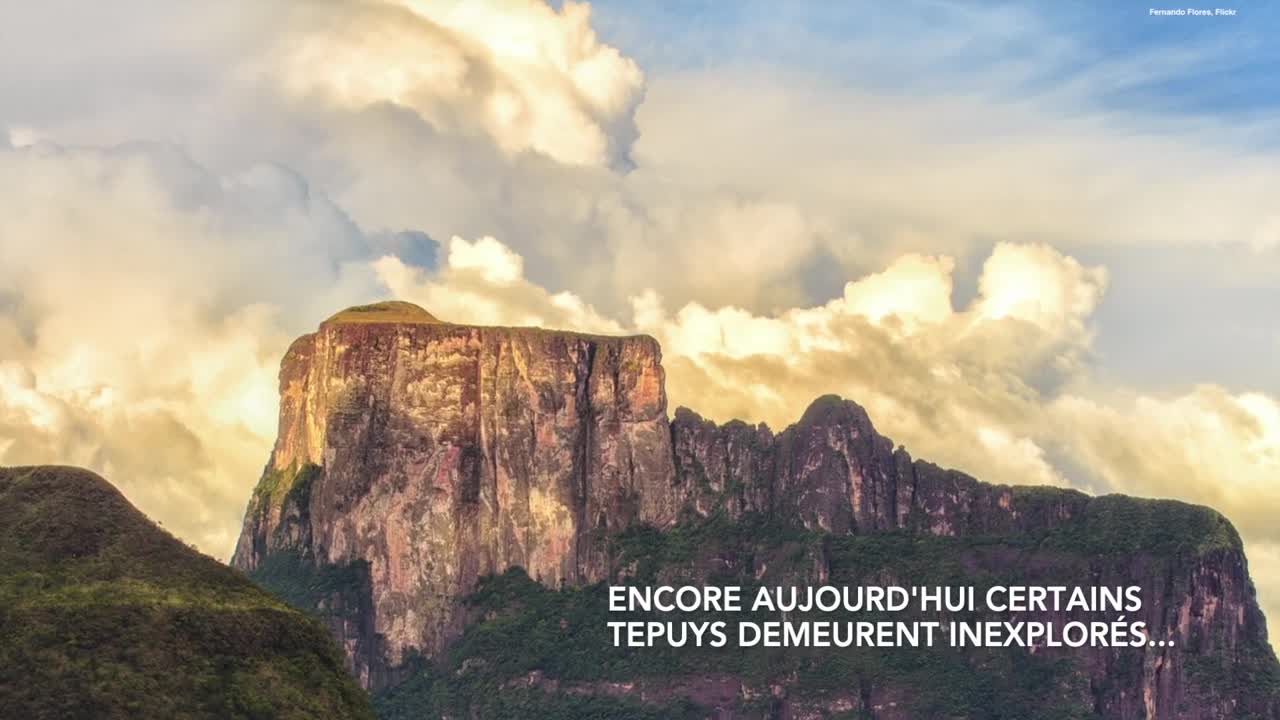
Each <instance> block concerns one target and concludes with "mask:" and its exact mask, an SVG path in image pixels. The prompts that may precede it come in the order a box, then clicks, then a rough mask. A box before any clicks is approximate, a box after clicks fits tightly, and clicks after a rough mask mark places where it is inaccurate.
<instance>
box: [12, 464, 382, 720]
mask: <svg viewBox="0 0 1280 720" xmlns="http://www.w3.org/2000/svg"><path fill="white" fill-rule="evenodd" d="M0 715H3V716H4V717H13V718H24V719H31V720H40V719H42V718H58V719H62V718H95V719H96V718H130V719H134V718H165V719H168V718H262V719H263V720H266V719H268V718H299V719H301V718H319V717H323V718H372V713H371V711H370V709H369V704H368V699H367V697H366V696H365V695H364V693H363V692H362V691H361V690H360V689H359V687H357V685H356V684H355V682H354V680H353V679H352V678H351V677H349V676H348V674H347V673H346V671H345V669H344V663H343V659H342V656H341V655H340V653H339V651H338V648H337V647H336V646H335V645H334V643H333V642H332V640H331V639H330V638H329V637H328V634H327V633H326V632H325V630H324V628H323V627H321V625H320V624H319V623H318V622H316V621H315V620H314V619H312V618H310V617H308V616H306V615H305V614H303V613H300V612H298V611H297V610H295V609H293V608H291V607H289V606H288V605H286V604H285V603H284V602H282V601H280V600H278V599H276V598H274V597H272V596H271V595H269V594H268V593H266V592H264V591H262V590H261V589H259V588H258V587H257V586H255V585H254V584H253V583H251V582H249V581H248V580H247V579H246V578H244V577H243V576H242V575H240V574H239V573H238V572H236V571H235V570H232V569H231V568H229V567H226V566H225V565H223V564H221V563H219V562H217V561H215V560H213V559H212V558H209V557H206V556H204V555H201V554H200V553H198V552H196V551H195V550H192V549H191V548H189V547H187V546H186V545H184V544H183V543H181V542H180V541H178V540H177V539H175V538H174V537H172V536H171V535H169V534H168V533H167V532H165V531H164V530H162V529H161V528H159V527H157V526H156V525H155V524H154V523H152V522H151V521H150V520H148V519H147V518H146V517H145V516H144V515H143V514H142V513H140V512H139V511H138V510H137V509H135V508H134V507H133V506H132V505H130V504H129V502H128V501H127V500H126V499H125V498H124V496H123V495H121V494H120V493H119V491H117V490H116V489H115V488H113V487H112V486H111V485H110V484H108V483H107V482H106V481H105V480H103V479H102V478H100V477H98V476H97V475H95V474H93V473H90V472H88V471H85V470H80V469H76V468H68V467H21V468H0Z"/></svg>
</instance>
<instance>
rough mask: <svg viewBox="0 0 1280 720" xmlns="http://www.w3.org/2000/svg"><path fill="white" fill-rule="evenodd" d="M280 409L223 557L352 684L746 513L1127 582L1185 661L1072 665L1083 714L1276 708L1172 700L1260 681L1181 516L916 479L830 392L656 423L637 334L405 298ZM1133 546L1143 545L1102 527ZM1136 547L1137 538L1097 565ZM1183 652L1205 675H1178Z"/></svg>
mask: <svg viewBox="0 0 1280 720" xmlns="http://www.w3.org/2000/svg"><path fill="white" fill-rule="evenodd" d="M280 395H281V400H280V428H279V436H278V438H277V441H276V446H275V448H274V450H273V452H272V455H271V459H270V462H269V463H268V465H267V468H266V470H265V472H264V475H263V479H262V481H261V482H260V483H259V486H258V488H257V490H256V491H255V492H254V495H253V498H252V499H251V501H250V504H249V508H248V511H247V514H246V517H245V523H244V528H243V531H242V534H241V536H240V540H239V544H238V546H237V548H236V551H235V555H234V558H233V561H232V562H233V564H234V565H235V566H236V567H239V568H241V569H243V570H245V571H249V572H251V573H254V574H255V575H257V576H260V577H261V576H270V577H272V578H273V585H275V586H276V587H285V588H291V589H292V591H294V592H296V594H297V596H298V597H299V598H304V599H305V603H306V604H308V605H310V606H312V607H314V608H316V609H318V610H319V612H320V614H321V615H322V617H324V618H325V619H326V620H327V621H328V623H329V627H330V630H331V632H333V634H334V635H335V636H336V637H337V638H338V640H339V641H340V642H341V643H342V644H343V646H344V647H345V649H346V651H347V655H348V658H349V659H350V661H351V665H352V667H353V669H354V670H355V672H356V674H357V676H358V677H359V679H360V681H361V682H362V684H364V685H365V686H366V687H371V688H374V689H377V688H380V687H385V686H387V685H389V684H393V683H395V682H396V681H397V679H398V678H397V676H396V672H397V668H398V667H402V666H404V664H405V662H406V661H407V660H409V659H410V658H411V657H412V656H413V655H415V654H419V653H420V654H424V655H429V656H430V655H437V654H439V653H440V651H441V650H442V649H444V648H445V647H446V646H448V644H449V643H450V642H451V641H452V640H454V639H455V638H457V637H458V636H459V635H460V633H461V632H462V630H463V628H464V625H465V622H466V620H467V617H466V612H465V610H464V608H463V606H462V604H461V600H460V599H461V598H462V597H463V596H465V595H466V594H467V593H468V592H470V591H471V590H472V588H473V587H474V586H475V584H476V581H477V580H478V579H479V578H480V577H483V576H485V575H489V574H496V573H501V572H503V571H504V570H506V569H507V568H510V567H516V566H518V567H521V568H524V569H525V570H526V571H527V572H528V574H529V576H530V577H532V578H533V579H535V580H537V581H539V582H541V583H542V584H544V585H547V586H550V587H559V586H561V585H569V586H577V585H583V584H589V583H593V582H597V581H600V580H603V579H606V578H607V577H609V575H610V572H611V568H610V562H611V559H610V557H609V555H608V543H604V542H600V541H601V540H602V539H604V538H607V537H609V536H612V535H616V534H617V533H619V532H620V531H623V530H625V529H627V528H628V527H630V526H632V525H635V524H638V523H643V524H647V525H652V526H655V527H657V528H660V529H661V528H669V527H671V526H673V525H675V524H676V523H677V522H678V521H680V520H681V519H689V518H692V517H697V516H702V517H708V516H713V515H714V516H718V517H723V518H727V519H729V520H736V519H741V518H744V517H745V516H757V517H758V516H764V517H768V518H770V519H771V520H772V521H776V522H781V523H784V524H789V525H794V526H803V527H804V528H805V529H807V530H810V531H815V532H825V533H830V534H832V535H834V536H837V537H839V536H847V535H849V534H851V533H852V534H858V535H868V534H872V535H873V534H876V533H882V532H886V531H895V532H899V533H906V534H924V535H930V536H940V537H955V538H964V537H975V538H1010V537H1022V538H1040V540H1037V541H1036V542H1037V543H1040V544H1035V545H1033V546H1034V547H1035V548H1036V549H1035V553H1039V554H1035V555H1026V554H1025V553H1026V552H1030V551H1026V550H1025V548H1022V546H1017V547H1012V548H1011V547H1009V546H993V547H995V548H996V550H994V551H992V553H995V554H991V553H988V554H986V555H975V556H974V557H972V558H967V559H966V560H965V562H966V563H968V564H970V565H972V566H973V567H981V566H982V564H983V563H984V562H988V561H991V558H992V557H994V558H995V560H994V561H992V562H994V565H992V568H991V569H992V571H993V572H1003V571H1004V568H1003V566H1002V563H1005V562H1026V563H1029V565H1028V567H1026V568H1022V570H1023V571H1024V572H1023V575H1025V576H1026V577H1027V578H1030V579H1035V578H1037V577H1038V574H1039V575H1042V576H1044V577H1039V579H1040V580H1043V581H1046V582H1048V581H1052V578H1050V577H1048V573H1049V572H1050V571H1051V570H1053V569H1055V568H1059V569H1060V568H1061V567H1066V566H1064V565H1063V564H1062V563H1063V560H1062V558H1064V557H1070V558H1075V560H1071V563H1076V564H1075V565H1071V563H1067V565H1069V566H1070V567H1071V568H1074V570H1073V572H1078V573H1080V574H1082V575H1087V576H1089V577H1090V579H1091V581H1092V582H1094V583H1097V584H1140V585H1143V587H1144V592H1146V593H1148V595H1149V596H1150V597H1151V598H1152V601H1151V603H1150V605H1149V606H1148V607H1146V608H1144V612H1146V613H1147V614H1148V615H1149V617H1147V618H1146V619H1147V620H1148V621H1149V622H1150V623H1151V624H1152V626H1153V627H1161V628H1166V627H1167V628H1171V629H1172V632H1174V633H1175V634H1176V636H1177V638H1178V640H1179V645H1178V647H1179V648H1185V651H1182V650H1180V651H1179V652H1173V651H1168V650H1162V651H1159V652H1157V651H1155V650H1151V651H1149V652H1140V653H1139V660H1137V661H1134V660H1133V657H1132V656H1131V655H1124V656H1122V655H1121V654H1117V653H1115V652H1111V651H1099V652H1092V653H1089V654H1088V656H1087V658H1086V662H1085V668H1086V672H1087V673H1088V675H1089V681H1088V682H1089V683H1091V685H1090V687H1091V688H1092V689H1091V690H1090V691H1089V697H1088V702H1089V703H1091V704H1092V706H1093V707H1094V709H1095V711H1096V712H1097V713H1098V714H1099V716H1102V717H1114V718H1141V717H1148V718H1173V717H1178V718H1217V717H1229V716H1231V713H1234V712H1237V711H1239V712H1244V711H1245V710H1247V711H1248V712H1255V713H1258V714H1261V715H1263V716H1265V717H1273V716H1274V713H1275V712H1277V710H1276V708H1275V707H1274V705H1271V704H1268V703H1269V702H1270V701H1266V702H1264V703H1262V704H1256V703H1255V704H1252V705H1250V704H1249V703H1248V702H1243V703H1242V702H1241V701H1238V700H1237V699H1236V698H1233V697H1232V696H1231V694H1230V693H1229V692H1228V693H1223V692H1219V691H1214V692H1207V691H1203V692H1202V691H1201V690H1197V689H1196V687H1193V686H1191V685H1188V682H1189V681H1188V678H1189V677H1190V676H1191V675H1192V674H1193V672H1192V671H1193V670H1194V671H1195V672H1199V673H1201V674H1202V675H1204V674H1205V673H1208V676H1212V675H1213V673H1219V674H1221V673H1222V672H1228V673H1232V672H1236V670H1235V669H1233V668H1238V667H1241V663H1242V662H1246V661H1248V662H1250V663H1254V664H1252V665H1249V667H1255V666H1256V667H1259V668H1270V669H1271V670H1274V666H1275V661H1274V657H1273V656H1272V655H1271V654H1270V651H1269V650H1259V648H1264V649H1265V648H1266V630H1265V624H1264V621H1263V619H1262V615H1261V612H1260V611H1259V610H1258V606H1257V603H1256V600H1255V598H1254V590H1253V586H1252V583H1251V582H1250V581H1249V577H1248V573H1247V569H1246V564H1245V560H1244V555H1243V551H1242V549H1241V547H1240V542H1239V538H1238V536H1236V534H1235V531H1234V530H1233V529H1232V528H1231V527H1230V525H1229V524H1228V523H1227V522H1226V521H1225V520H1224V519H1222V518H1221V516H1219V515H1217V514H1216V513H1213V512H1212V511H1209V510H1206V509H1203V508H1191V509H1190V510H1187V508H1190V507H1191V506H1184V505H1181V504H1177V503H1170V504H1168V505H1167V506H1164V505H1159V504H1156V503H1145V501H1134V500H1130V499H1128V498H1114V497H1104V498H1090V497H1088V496H1086V495H1084V494H1082V493H1078V492H1073V491H1066V490H1055V489H1045V488H1014V487H1008V486H998V485H990V484H986V483H981V482H978V481H977V480H975V479H973V478H971V477H969V476H967V475H965V474H963V473H960V472H957V471H953V470H944V469H942V468H939V467H937V466H936V465H933V464H930V463H927V462H923V461H919V460H914V459H912V457H911V456H910V455H909V454H908V453H907V451H906V450H905V449H903V448H901V447H895V446H894V443H893V442H892V441H890V440H889V439H888V438H886V437H884V436H882V435H880V434H879V433H877V432H876V430H875V428H874V427H873V426H872V424H871V420H870V419H869V418H868V416H867V413H866V412H865V411H864V410H863V409H862V408H861V407H859V406H858V405H856V404H855V403H853V402H850V401H848V400H842V399H840V398H837V397H834V396H826V397H822V398H819V399H818V400H816V401H815V402H814V403H813V404H812V405H811V406H810V407H809V408H808V409H807V410H806V412H805V413H804V415H803V417H802V418H801V419H800V421H799V422H797V423H796V424H794V425H792V426H790V427H788V428H786V429H785V430H782V431H781V432H778V433H776V434H775V433H774V432H772V431H771V430H770V429H769V428H767V427H765V426H764V425H759V426H751V425H747V424H745V423H742V422H738V421H734V422H730V423H727V424H724V425H717V424H715V423H713V422H711V421H708V420H705V419H703V418H701V417H699V416H698V415H697V414H696V413H694V412H693V411H690V410H687V409H685V408H680V409H677V410H676V411H675V414H674V418H673V419H672V420H670V421H668V415H667V407H666V394H665V390H664V387H663V370H662V365H661V351H660V349H659V347H658V345H657V343H656V342H655V341H654V340H653V339H652V338H649V337H604V336H593V335H582V334H576V333H568V332H554V331H547V330H541V329H534V328H500V327H473V326H463V325H453V324H449V323H443V322H440V321H438V320H436V319H435V318H433V317H432V316H431V315H430V314H429V313H427V312H426V311H425V310H422V309H421V308H418V307H416V306H413V305H409V304H406V303H381V304H378V305H373V306H366V307H360V308H352V309H350V310H347V311H344V312H342V313H339V314H338V315H335V316H334V317H332V318H330V319H329V320H326V321H325V322H324V323H322V324H321V326H320V329H319V331H318V332H316V333H314V334H310V335H306V336H303V337H301V338H299V339H298V340H297V341H296V342H295V343H294V344H293V346H292V347H291V348H290V349H289V351H288V353H287V354H286V356H285V358H284V361H283V364H282V367H281V371H280ZM1144 503H1145V504H1144ZM1175 506H1176V507H1175ZM1162 523H1164V524H1168V523H1173V524H1181V525H1183V526H1184V527H1181V528H1179V529H1178V531H1177V533H1169V532H1165V529H1164V528H1163V526H1162ZM1132 527H1138V528H1139V529H1141V530H1142V531H1143V533H1145V534H1142V533H1139V534H1138V535H1132V534H1125V532H1120V533H1117V528H1119V529H1121V530H1124V531H1126V532H1127V530H1128V529H1130V528H1132ZM1187 528H1191V530H1187ZM1047 533H1053V534H1052V535H1048V534H1047ZM1178 533H1181V534H1178ZM1175 535H1176V537H1174V536H1175ZM1135 536H1141V537H1142V538H1143V539H1142V543H1145V544H1143V545H1141V546H1136V547H1135V548H1134V549H1133V552H1132V553H1131V554H1132V558H1124V559H1123V562H1119V563H1117V561H1116V560H1115V559H1114V558H1115V557H1116V556H1117V555H1118V554H1119V555H1120V556H1123V553H1117V548H1119V547H1120V544H1121V543H1123V542H1125V538H1130V539H1131V538H1132V537H1135ZM1171 537H1173V539H1170V538H1171ZM1046 538H1048V539H1046ZM1188 538H1189V539H1188ZM1045 543H1048V544H1045ZM1052 543H1060V545H1053V544H1052ZM1061 543H1074V544H1072V545H1070V547H1068V546H1067V545H1061ZM1153 543H1154V544H1161V543H1163V544H1162V545H1161V548H1162V549H1161V550H1160V552H1162V553H1164V555H1162V556H1160V557H1156V556H1155V555H1154V554H1153V553H1154V551H1152V550H1151V548H1152V547H1154V545H1152V544H1153ZM1166 546H1167V547H1166ZM1002 548H1003V549H1002ZM1019 548H1022V549H1019ZM1063 548H1066V549H1065V550H1064V549H1063ZM1082 548H1083V549H1082ZM984 552H986V551H984ZM1000 553H1004V555H1001V554H1000ZM1017 553H1024V554H1023V555H1018V554H1017ZM1103 555H1106V556H1107V557H1108V558H1109V559H1107V560H1106V561H1105V562H1094V561H1092V560H1088V558H1091V557H1102V556H1103ZM984 558H986V559H984ZM1079 558H1086V560H1084V561H1081V560H1079ZM815 562H816V563H817V565H818V566H822V567H819V570H818V572H819V573H820V574H821V575H822V576H823V577H825V576H826V574H827V572H828V571H830V570H831V568H829V567H827V565H826V563H827V561H826V560H825V559H823V558H817V559H816V560H815ZM1081 562H1083V563H1084V564H1083V565H1081V564H1080V563H1081ZM901 581H902V582H904V583H908V584H909V583H911V582H912V580H911V578H901ZM1028 582H1030V580H1028ZM1259 653H1262V654H1263V655H1265V657H1261V656H1260V655H1259ZM1192 656H1194V657H1197V658H1199V657H1210V658H1211V659H1212V661H1211V662H1209V663H1208V664H1206V663H1200V666H1199V667H1198V668H1190V667H1188V665H1187V663H1188V660H1187V658H1188V657H1192ZM1259 657H1261V659H1258V658H1259ZM1255 661H1256V662H1255ZM1135 662H1136V663H1137V664H1138V665H1140V667H1137V666H1134V667H1130V666H1132V665H1134V663H1135ZM1121 666H1124V667H1121ZM1224 668H1225V670H1224ZM1271 670H1268V671H1267V672H1271ZM1121 672H1122V673H1123V677H1124V679H1123V680H1114V681H1113V680H1111V679H1109V678H1110V677H1111V676H1112V675H1114V674H1116V673H1121ZM1237 674H1238V673H1237ZM1273 674H1274V673H1273ZM1192 685H1194V683H1193V684H1192ZM884 690H885V689H884V688H881V689H879V690H876V692H881V691H884ZM899 690H901V689H898V690H894V689H893V688H888V689H887V691H888V692H890V693H892V692H897V691H899ZM796 707H799V706H798V705H797V706H796ZM1188 708H1192V709H1188ZM1194 708H1202V709H1194ZM828 709H830V708H828ZM823 712H825V710H824V711H823ZM795 716H796V717H801V716H804V715H803V714H802V713H799V712H798V711H797V713H796V714H795ZM890 716H891V714H890V715H885V717H890Z"/></svg>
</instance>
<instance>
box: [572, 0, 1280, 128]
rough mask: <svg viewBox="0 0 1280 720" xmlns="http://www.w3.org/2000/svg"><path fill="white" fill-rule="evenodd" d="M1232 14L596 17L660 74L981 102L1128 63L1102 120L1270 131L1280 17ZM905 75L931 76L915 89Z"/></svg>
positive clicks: (814, 10)
mask: <svg viewBox="0 0 1280 720" xmlns="http://www.w3.org/2000/svg"><path fill="white" fill-rule="evenodd" d="M1224 4H1225V5H1230V6H1231V7H1233V8H1235V9H1236V10H1237V13H1238V14H1237V15H1236V16H1234V17H1214V18H1179V17H1156V16H1150V15H1149V14H1148V9H1149V8H1150V7H1152V6H1151V5H1148V4H1139V3H1134V2H1072V3H1049V2H1040V3H986V2H969V3H964V2H901V3H877V2H849V3H844V2H794V3H775V2H762V1H758V0H748V1H746V2H689V3H646V2H640V3H635V2H621V1H619V0H604V1H603V2H597V3H594V4H593V7H594V8H595V12H596V17H597V20H596V25H597V27H598V29H599V31H600V33H601V35H602V37H604V38H605V39H606V40H607V41H609V42H611V43H614V44H616V45H618V46H619V47H621V48H622V49H624V50H625V51H626V52H627V53H628V54H630V55H632V56H634V57H636V58H637V59H639V60H640V61H641V64H642V65H643V66H644V67H645V68H647V69H649V70H650V71H651V72H656V73H661V72H663V71H664V70H670V69H688V68H690V67H697V66H706V65H714V64H723V63H734V62H747V63H757V64H760V65H765V66H775V67H776V66H778V65H784V66H790V67H792V68H794V69H796V70H797V71H799V72H805V73H815V74H821V75H823V76H824V77H828V78H830V77H834V78H835V79H836V80H844V81H847V82H850V83H858V84H863V83H869V84H873V85H874V84H883V85H884V86H885V87H896V88H899V89H901V90H902V91H903V92H921V91H924V92H927V91H929V90H931V89H933V88H936V87H938V86H939V85H941V84H950V83H954V82H956V81H960V82H962V83H966V82H967V84H969V85H970V86H972V87H976V88H979V89H981V88H982V87H983V85H982V80H983V78H984V77H987V76H988V74H989V73H992V72H999V71H1000V69H1001V66H1002V65H1008V66H1018V67H1020V68H1021V67H1022V66H1024V65H1026V66H1028V67H1026V68H1025V72H1026V76H1025V78H1023V81H1022V82H1019V83H1016V84H1013V85H1012V86H1010V87H1002V88H999V89H1002V90H1005V91H1008V92H1013V93H1019V94H1026V95H1035V94H1037V93H1040V92H1044V91H1047V90H1052V89H1055V88H1060V87H1062V86H1063V85H1066V84H1069V83H1071V82H1072V81H1073V80H1074V79H1079V78H1082V77H1087V76H1089V75H1090V73H1096V72H1099V71H1101V72H1102V73H1103V74H1104V75H1105V74H1106V72H1107V70H1108V68H1109V67H1111V66H1114V65H1116V64H1117V63H1119V64H1120V65H1122V66H1123V67H1124V68H1125V69H1126V73H1125V74H1124V75H1120V74H1118V73H1113V74H1112V75H1111V78H1110V79H1111V81H1112V82H1114V83H1115V87H1113V88H1110V89H1106V88H1103V89H1101V91H1100V92H1097V93H1096V94H1094V95H1093V96H1092V97H1091V98H1090V99H1091V100H1092V101H1093V102H1094V103H1096V104H1097V105H1099V106H1101V107H1104V108H1109V109H1126V110H1134V111H1140V112H1148V113H1159V114H1189V115H1201V114H1208V115H1214V116H1218V117H1229V118H1233V119H1236V120H1240V121H1244V120H1248V119H1260V120H1266V119H1269V118H1267V117H1266V113H1268V112H1269V111H1271V110H1274V109H1275V108H1276V107H1277V105H1280V80H1278V79H1277V78H1280V45H1278V44H1277V43H1276V42H1275V41H1274V35H1275V32H1276V30H1277V29H1280V8H1277V6H1276V5H1275V4H1274V3H1270V2H1256V1H1255V2H1247V3H1224ZM1160 7H1164V6H1160ZM930 41H936V44H934V46H933V47H926V46H924V45H925V44H926V43H929V42H930ZM867 47H871V48H874V49H875V50H876V51H877V52H876V53H875V54H871V53H866V52H863V51H862V49H863V48H867ZM913 57H914V58H919V59H922V60H923V62H922V63H916V62H913ZM858 61H862V62H858ZM904 61H905V64H903V63H904ZM904 68H905V69H917V70H921V71H922V72H919V73H918V74H917V75H916V76H915V77H904V72H903V69H904ZM965 76H969V77H970V80H968V81H966V80H965ZM988 87H989V86H988ZM993 89H994V88H993Z"/></svg>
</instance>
